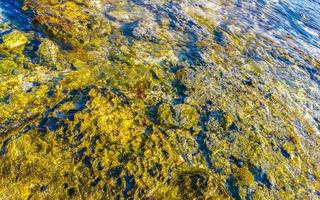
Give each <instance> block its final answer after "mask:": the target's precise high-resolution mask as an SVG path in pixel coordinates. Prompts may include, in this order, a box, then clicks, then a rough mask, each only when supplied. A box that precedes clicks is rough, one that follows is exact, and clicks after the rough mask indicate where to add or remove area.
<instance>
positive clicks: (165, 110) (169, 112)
mask: <svg viewBox="0 0 320 200" xmlns="http://www.w3.org/2000/svg"><path fill="white" fill-rule="evenodd" d="M158 115H159V119H158V120H159V122H160V124H162V125H164V126H167V127H173V126H176V125H177V122H176V120H175V116H174V115H175V113H174V112H173V108H172V106H171V105H170V104H166V103H165V104H161V105H160V106H159V108H158Z"/></svg>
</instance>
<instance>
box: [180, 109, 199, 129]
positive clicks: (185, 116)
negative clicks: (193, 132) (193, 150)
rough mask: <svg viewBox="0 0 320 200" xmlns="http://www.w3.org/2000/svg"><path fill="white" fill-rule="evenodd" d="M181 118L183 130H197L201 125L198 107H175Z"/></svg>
mask: <svg viewBox="0 0 320 200" xmlns="http://www.w3.org/2000/svg"><path fill="white" fill-rule="evenodd" d="M175 110H176V112H177V113H178V117H179V126H180V127H181V128H183V129H190V128H193V127H194V128H196V127H197V126H198V123H199V113H198V111H197V109H196V107H194V106H192V105H188V104H181V105H178V106H176V107H175Z"/></svg>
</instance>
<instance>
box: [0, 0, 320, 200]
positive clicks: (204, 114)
mask: <svg viewBox="0 0 320 200" xmlns="http://www.w3.org/2000/svg"><path fill="white" fill-rule="evenodd" d="M192 3H193V2H182V1H174V2H171V3H169V2H167V1H149V2H145V1H130V2H125V1H100V0H98V1H90V2H86V1H82V0H76V1H73V0H72V1H71V0H68V1H58V0H52V1H44V0H40V1H35V0H26V1H25V7H24V10H25V11H27V10H28V9H30V10H29V11H30V12H33V14H34V18H33V23H34V24H35V25H36V26H37V30H38V31H39V32H41V34H39V35H38V34H32V32H33V31H30V32H31V33H24V32H23V31H13V32H11V33H9V34H6V35H4V36H3V44H1V45H0V53H1V54H0V80H1V81H0V162H1V163H3V165H2V166H1V169H0V172H1V175H2V178H0V186H1V187H0V188H1V189H0V198H4V199H72V198H73V199H177V200H178V199H239V198H243V199H245V198H249V199H291V198H298V199H307V198H309V197H314V196H312V195H316V193H315V192H316V191H319V190H320V189H319V173H318V174H317V173H316V167H315V166H316V164H317V159H318V157H317V155H316V154H315V153H314V152H313V151H314V150H313V149H316V147H317V145H318V144H319V138H318V137H317V135H316V134H317V130H316V124H315V121H316V119H314V120H311V117H310V116H311V115H312V114H313V113H312V112H311V111H309V110H310V109H307V107H308V106H306V105H307V104H310V105H311V104H312V101H315V99H311V97H310V94H309V93H310V92H312V91H311V90H308V89H306V87H304V85H307V83H306V84H301V85H299V84H296V83H295V82H294V81H291V82H290V80H289V78H288V77H289V75H288V74H291V73H292V74H294V73H295V72H296V71H300V72H301V73H302V72H303V71H304V72H305V69H303V68H302V67H301V66H302V65H303V64H305V63H303V62H302V61H301V62H302V63H300V64H299V63H296V65H295V71H293V70H292V71H290V70H291V69H292V68H293V67H292V66H291V64H288V66H286V67H283V66H282V65H283V63H282V64H281V63H280V62H287V63H291V62H292V63H293V62H298V61H295V59H294V57H293V56H292V55H291V54H290V52H288V51H285V50H283V49H281V48H279V47H277V48H274V49H272V50H271V49H269V48H267V46H268V45H270V44H272V45H273V41H272V40H271V39H270V38H266V37H263V36H261V35H259V34H258V33H252V32H249V33H245V34H243V33H242V32H241V31H240V30H238V29H233V28H232V27H231V28H230V30H225V29H224V28H223V27H222V26H220V25H219V24H218V23H216V21H215V19H216V18H215V15H216V14H217V13H215V12H214V11H213V10H212V9H206V6H207V5H206V4H202V3H204V2H198V3H199V6H197V9H196V10H193V9H190V8H189V6H190V5H191V4H192ZM200 4H201V6H200ZM179 5H180V6H181V7H179ZM228 23H229V22H228ZM230 23H232V21H231V22H230ZM9 26H10V25H9ZM13 29H14V28H13ZM27 34H28V38H27V37H26V36H25V35H27ZM43 35H44V36H45V37H43ZM28 41H30V42H28ZM29 45H31V46H32V45H33V46H32V48H31V47H30V46H29ZM24 47H25V48H24ZM270 52H272V53H270ZM277 56H278V57H277ZM301 58H304V59H305V60H306V62H308V63H309V64H313V65H317V60H316V59H314V58H311V57H310V56H303V55H302V54H301ZM299 62H300V61H299ZM300 65H301V66H300ZM277 74H281V75H282V76H283V77H284V78H279V77H277ZM304 74H307V73H304ZM282 76H281V77H282ZM290 77H291V76H290ZM286 78H287V79H286ZM285 79H286V80H285ZM305 80H308V79H307V78H305ZM295 84H296V85H295ZM293 94H294V95H293ZM312 94H315V93H312ZM312 105H314V106H315V104H312ZM299 106H300V107H299ZM315 107H316V106H315ZM306 112H308V113H309V115H310V116H305V115H304V114H305V113H306ZM310 113H311V114H310ZM312 116H313V115H312ZM309 193H313V194H312V195H309ZM308 195H309V196H308Z"/></svg>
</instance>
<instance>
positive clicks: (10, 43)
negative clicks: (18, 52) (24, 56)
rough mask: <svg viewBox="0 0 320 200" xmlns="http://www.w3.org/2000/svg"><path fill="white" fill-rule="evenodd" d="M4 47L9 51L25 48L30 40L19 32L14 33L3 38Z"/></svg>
mask: <svg viewBox="0 0 320 200" xmlns="http://www.w3.org/2000/svg"><path fill="white" fill-rule="evenodd" d="M2 39H3V45H4V46H5V47H6V48H8V49H14V48H18V47H20V48H23V47H24V45H25V44H26V43H27V42H28V38H27V37H26V36H25V35H24V34H23V33H21V32H19V31H13V32H11V33H9V34H6V35H4V36H3V37H2Z"/></svg>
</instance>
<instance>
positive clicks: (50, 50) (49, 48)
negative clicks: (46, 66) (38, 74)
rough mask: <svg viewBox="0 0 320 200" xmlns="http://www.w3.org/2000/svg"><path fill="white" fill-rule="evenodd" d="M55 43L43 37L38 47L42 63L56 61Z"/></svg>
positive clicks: (56, 50) (56, 48) (56, 49)
mask: <svg viewBox="0 0 320 200" xmlns="http://www.w3.org/2000/svg"><path fill="white" fill-rule="evenodd" d="M58 51H59V49H58V47H57V45H56V44H55V43H54V42H53V41H51V40H48V39H43V40H42V41H41V44H40V46H39V49H38V55H39V58H40V61H41V62H43V63H53V64H54V63H56V62H57V56H58Z"/></svg>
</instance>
